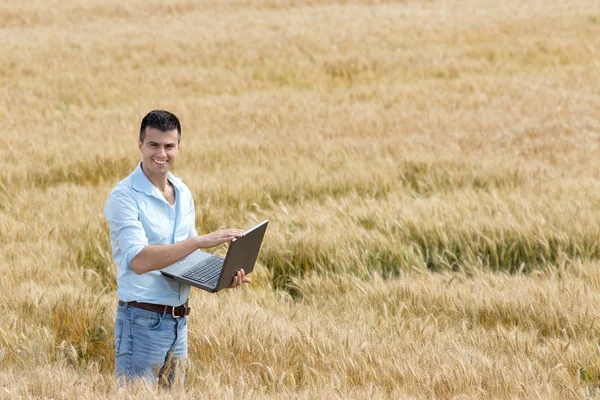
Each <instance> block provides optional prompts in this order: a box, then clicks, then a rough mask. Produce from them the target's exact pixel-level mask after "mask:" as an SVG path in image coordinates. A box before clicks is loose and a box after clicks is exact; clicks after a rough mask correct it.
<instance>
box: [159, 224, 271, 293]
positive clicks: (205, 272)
mask: <svg viewBox="0 0 600 400" xmlns="http://www.w3.org/2000/svg"><path fill="white" fill-rule="evenodd" d="M268 224H269V221H268V220H265V221H263V222H261V223H260V224H258V225H256V226H255V227H254V228H252V229H250V230H248V231H246V233H245V235H244V236H242V237H240V238H235V239H233V240H232V241H231V243H230V244H229V248H228V249H227V255H226V256H225V258H224V259H223V258H221V257H219V256H215V255H213V254H209V253H205V252H204V251H202V250H196V251H194V252H193V253H191V254H190V255H189V256H187V257H185V258H184V259H183V260H180V261H177V262H176V263H175V264H172V265H169V266H168V267H166V268H163V269H161V270H160V272H161V273H162V274H163V275H165V276H167V277H169V278H173V279H176V280H178V281H181V282H185V283H187V284H190V285H192V286H195V287H198V288H200V289H204V290H206V291H209V292H218V291H219V290H221V289H224V288H226V287H228V286H229V285H231V282H233V278H234V277H235V274H236V273H237V272H238V271H239V270H240V269H243V270H244V273H245V274H246V275H248V274H249V273H250V272H252V270H253V269H254V264H255V263H256V257H257V256H258V251H259V250H260V245H261V244H262V241H263V237H264V236H265V231H266V230H267V225H268Z"/></svg>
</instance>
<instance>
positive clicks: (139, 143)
mask: <svg viewBox="0 0 600 400" xmlns="http://www.w3.org/2000/svg"><path fill="white" fill-rule="evenodd" d="M138 147H139V149H140V150H142V141H141V140H138Z"/></svg>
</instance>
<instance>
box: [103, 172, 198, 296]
mask: <svg viewBox="0 0 600 400" xmlns="http://www.w3.org/2000/svg"><path fill="white" fill-rule="evenodd" d="M168 179H169V182H171V184H172V185H173V187H174V188H175V206H174V207H173V206H171V205H170V204H169V203H168V202H167V200H166V199H165V198H164V196H163V195H162V193H161V192H160V191H159V190H158V188H157V187H156V186H154V185H153V184H152V182H150V180H149V179H148V178H147V177H146V175H145V174H144V171H143V170H142V167H141V164H139V165H138V166H137V168H136V169H135V170H134V171H133V173H131V175H129V176H128V177H127V178H125V179H123V180H122V181H121V182H119V183H118V184H117V186H115V188H114V189H113V190H112V192H111V193H110V195H109V196H108V199H107V200H106V205H105V207H104V215H105V216H106V220H107V222H108V226H109V228H110V243H111V245H112V253H113V258H114V260H115V263H116V264H117V285H118V287H119V288H118V290H117V296H118V297H119V299H120V300H122V301H125V302H129V301H138V302H144V303H153V304H162V305H168V306H179V305H181V304H183V303H185V302H186V301H187V300H188V297H189V295H190V286H189V285H186V284H183V283H180V282H177V281H174V280H172V279H169V278H167V277H165V276H163V275H162V274H161V273H160V271H158V270H157V271H150V272H146V273H144V274H141V275H138V274H136V273H135V272H133V270H132V269H131V260H133V259H134V258H135V256H137V255H138V254H139V253H140V252H141V251H142V249H143V248H144V247H146V246H148V245H161V244H173V243H177V242H180V241H182V240H185V239H187V238H190V237H192V236H196V235H197V233H196V228H195V210H194V200H193V198H192V194H191V192H190V190H189V189H188V187H187V186H186V185H185V184H184V183H183V182H182V181H181V179H180V178H176V177H174V176H173V175H172V174H171V173H169V176H168Z"/></svg>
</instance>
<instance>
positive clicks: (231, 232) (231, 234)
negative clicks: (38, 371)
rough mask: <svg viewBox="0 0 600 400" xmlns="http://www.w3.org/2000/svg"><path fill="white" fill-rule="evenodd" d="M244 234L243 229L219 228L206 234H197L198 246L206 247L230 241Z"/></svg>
mask: <svg viewBox="0 0 600 400" xmlns="http://www.w3.org/2000/svg"><path fill="white" fill-rule="evenodd" d="M242 236H244V231H243V230H241V229H221V230H218V231H215V232H212V233H209V234H206V235H202V236H198V237H197V238H198V242H199V244H198V247H199V248H201V249H208V248H209V247H215V246H218V245H220V244H221V243H225V242H231V241H232V240H233V239H235V238H239V237H242Z"/></svg>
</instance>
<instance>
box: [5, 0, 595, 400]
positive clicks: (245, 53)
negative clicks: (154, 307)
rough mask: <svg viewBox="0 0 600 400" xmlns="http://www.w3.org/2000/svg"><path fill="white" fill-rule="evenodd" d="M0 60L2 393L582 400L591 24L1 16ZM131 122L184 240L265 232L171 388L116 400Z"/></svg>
mask: <svg viewBox="0 0 600 400" xmlns="http://www.w3.org/2000/svg"><path fill="white" fill-rule="evenodd" d="M0 38H1V39H0V40H1V43H2V45H1V46H0V160H1V162H0V165H1V168H0V283H1V286H0V287H1V291H0V398H7V399H13V398H15V399H16V398H23V399H25V398H48V399H50V398H53V399H99V398H100V399H102V398H104V399H112V398H154V397H157V398H173V399H175V398H177V399H187V398H190V399H192V398H194V399H197V398H223V399H279V398H282V399H317V398H320V399H350V398H352V399H388V398H390V399H391V398H393V399H492V398H494V399H516V398H521V399H586V398H600V322H599V318H600V311H599V310H600V243H599V240H598V239H599V238H600V213H599V212H598V210H599V206H600V185H599V183H600V159H599V157H598V155H599V151H600V148H599V144H600V3H599V2H598V1H596V0H573V1H568V2H565V1H558V0H545V1H543V0H507V1H502V2H496V1H489V0H488V1H486V0H429V1H416V0H414V1H413V0H406V1H376V0H373V1H358V0H357V1H350V0H348V1H345V0H337V1H336V0H322V1H317V0H256V1H249V0H232V1H217V0H204V1H202V0H199V1H192V0H173V1H170V2H162V1H158V0H148V1H141V0H132V1H127V2H126V1H117V0H103V1H100V0H89V1H83V0H71V1H62V2H61V1H47V0H44V1H42V0H30V1H27V2H8V1H0ZM152 109H167V110H170V111H172V112H174V113H175V114H177V115H178V116H179V117H180V119H181V122H182V126H183V136H182V145H181V153H180V156H179V158H178V163H177V165H176V168H175V170H174V171H173V172H174V174H175V175H177V176H180V177H182V178H183V180H184V182H185V183H186V184H187V185H188V187H189V188H190V189H191V191H192V193H193V195H194V200H195V203H196V226H197V230H198V232H199V233H201V234H202V233H208V232H211V231H213V230H215V229H218V228H224V227H237V228H248V227H250V226H252V225H254V224H256V223H257V222H258V221H261V220H263V219H266V218H268V219H269V220H270V221H271V222H270V227H269V231H268V232H267V236H266V238H265V243H264V244H263V248H262V250H261V254H260V256H259V260H258V263H257V267H256V269H255V271H254V273H253V274H252V277H253V283H252V285H251V286H250V287H245V288H243V290H233V291H224V292H220V293H218V294H207V293H204V292H201V291H199V290H194V291H193V293H192V297H191V305H192V307H193V308H194V311H193V313H192V315H191V316H190V319H189V337H190V338H189V346H190V359H189V363H188V366H187V375H186V385H185V390H184V391H179V390H173V391H154V390H152V389H150V388H147V387H145V386H144V385H141V384H139V385H134V386H133V387H131V388H128V389H127V390H121V391H117V389H116V385H115V382H114V379H113V375H112V374H113V368H114V361H113V356H114V347H113V321H114V314H115V310H116V301H117V299H116V296H115V290H116V282H115V266H114V264H113V262H112V258H111V250H110V244H109V238H108V227H107V225H106V222H105V220H104V216H103V214H102V210H103V207H104V201H105V200H106V197H107V195H108V193H109V192H110V190H111V189H112V187H113V186H114V185H115V184H116V183H117V182H118V181H119V180H121V179H123V178H124V177H125V176H127V175H128V174H129V173H130V172H131V171H132V170H133V169H134V168H135V166H136V163H137V162H139V160H140V155H139V150H138V149H137V134H138V130H139V123H140V120H141V118H142V117H143V116H144V115H145V114H146V113H147V112H148V111H150V110H152ZM211 251H213V252H215V253H216V254H220V255H222V254H224V252H225V251H226V247H225V246H220V247H217V248H214V249H212V250H211Z"/></svg>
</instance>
